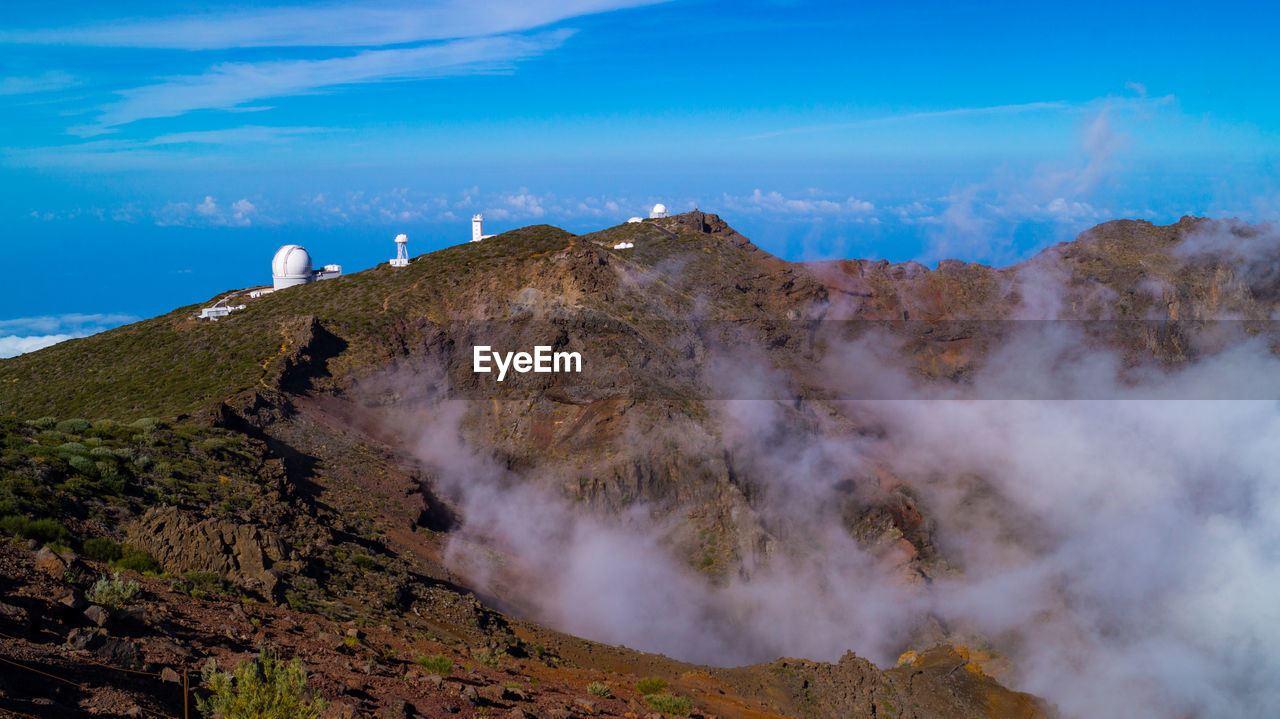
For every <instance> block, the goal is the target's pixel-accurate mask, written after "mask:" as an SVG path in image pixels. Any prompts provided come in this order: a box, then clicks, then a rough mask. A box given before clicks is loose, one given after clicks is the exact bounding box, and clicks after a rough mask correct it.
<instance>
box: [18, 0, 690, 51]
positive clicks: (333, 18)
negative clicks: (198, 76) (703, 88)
mask: <svg viewBox="0 0 1280 719" xmlns="http://www.w3.org/2000/svg"><path fill="white" fill-rule="evenodd" d="M667 1H668V0H559V1H558V2H548V1H546V0H490V1H488V2H483V3H478V2H474V0H434V1H428V2H405V1H404V0H401V1H399V2H377V3H374V2H345V3H344V2H338V3H327V4H324V5H319V6H309V7H304V6H288V7H274V8H255V9H241V10H231V11H221V12H217V11H211V12H208V13H202V14H191V15H183V16H178V17H164V18H150V19H138V20H116V21H111V22H105V23H98V24H89V25H84V26H75V27H62V28H37V29H26V30H16V29H15V30H4V31H0V43H9V44H31V45H87V46H97V47H137V48H170V49H180V50H217V49H231V48H249V47H360V46H364V47H376V46H385V45H400V44H408V43H419V42H431V41H437V40H450V39H458V38H471V37H482V36H487V35H502V34H507V33H516V32H524V31H528V30H533V29H536V28H539V27H544V26H547V25H551V24H554V23H557V22H560V21H562V20H567V19H570V18H574V17H580V16H584V15H593V14H597V13H603V12H609V11H613V10H622V9H626V8H634V7H641V6H645V5H655V4H659V3H662V2H667Z"/></svg>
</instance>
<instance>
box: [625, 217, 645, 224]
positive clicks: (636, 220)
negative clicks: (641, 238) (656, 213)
mask: <svg viewBox="0 0 1280 719" xmlns="http://www.w3.org/2000/svg"><path fill="white" fill-rule="evenodd" d="M637 222H644V220H642V219H641V218H639V217H632V218H631V219H629V220H627V224H628V225H633V224H635V223H637Z"/></svg>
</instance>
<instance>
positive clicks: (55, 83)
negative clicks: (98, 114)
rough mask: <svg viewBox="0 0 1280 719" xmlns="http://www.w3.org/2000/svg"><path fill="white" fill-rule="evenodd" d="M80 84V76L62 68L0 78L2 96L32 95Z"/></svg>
mask: <svg viewBox="0 0 1280 719" xmlns="http://www.w3.org/2000/svg"><path fill="white" fill-rule="evenodd" d="M79 84H80V80H79V78H77V77H75V76H74V75H71V74H69V73H66V72H62V71H61V70H49V71H48V72H45V73H42V74H40V75H29V76H15V77H4V78H0V96H3V95H31V94H34V93H37V92H51V91H53V90H65V89H66V88H68V87H74V86H76V85H79Z"/></svg>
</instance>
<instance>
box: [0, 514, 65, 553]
mask: <svg viewBox="0 0 1280 719" xmlns="http://www.w3.org/2000/svg"><path fill="white" fill-rule="evenodd" d="M0 532H2V533H4V534H7V535H9V536H11V537H17V538H19V539H34V540H35V541H37V542H40V543H41V544H57V545H64V544H66V543H67V540H68V538H70V536H71V533H70V532H68V531H67V528H66V527H64V526H62V524H61V523H59V522H58V521H57V520H53V519H28V518H27V517H23V516H20V515H13V514H11V515H9V516H7V517H0Z"/></svg>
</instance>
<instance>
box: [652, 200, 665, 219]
mask: <svg viewBox="0 0 1280 719" xmlns="http://www.w3.org/2000/svg"><path fill="white" fill-rule="evenodd" d="M666 216H667V206H666V205H664V204H662V203H661V202H659V203H658V204H656V205H654V206H653V209H652V210H649V217H666Z"/></svg>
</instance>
